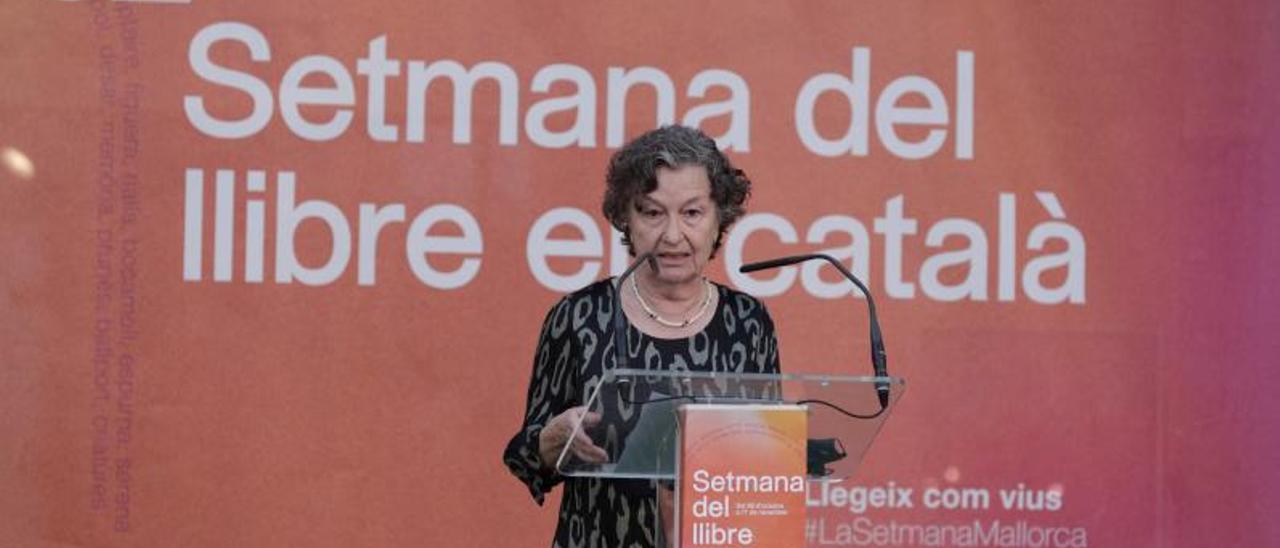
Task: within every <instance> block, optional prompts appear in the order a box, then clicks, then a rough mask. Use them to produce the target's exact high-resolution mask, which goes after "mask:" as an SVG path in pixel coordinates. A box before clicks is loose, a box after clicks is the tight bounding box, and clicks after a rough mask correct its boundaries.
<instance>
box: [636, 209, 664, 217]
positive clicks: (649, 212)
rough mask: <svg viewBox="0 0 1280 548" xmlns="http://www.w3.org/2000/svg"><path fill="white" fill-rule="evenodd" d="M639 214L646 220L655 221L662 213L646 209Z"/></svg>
mask: <svg viewBox="0 0 1280 548" xmlns="http://www.w3.org/2000/svg"><path fill="white" fill-rule="evenodd" d="M640 214H641V215H644V216H645V217H648V218H650V219H655V218H657V217H658V216H659V215H662V212H661V211H658V210H656V209H646V210H644V211H641V212H640Z"/></svg>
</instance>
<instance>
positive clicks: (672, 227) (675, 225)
mask: <svg viewBox="0 0 1280 548" xmlns="http://www.w3.org/2000/svg"><path fill="white" fill-rule="evenodd" d="M680 240H681V236H680V224H679V222H678V220H677V219H675V218H671V219H668V220H667V223H666V224H665V225H663V227H662V241H663V242H665V243H668V244H678V243H680Z"/></svg>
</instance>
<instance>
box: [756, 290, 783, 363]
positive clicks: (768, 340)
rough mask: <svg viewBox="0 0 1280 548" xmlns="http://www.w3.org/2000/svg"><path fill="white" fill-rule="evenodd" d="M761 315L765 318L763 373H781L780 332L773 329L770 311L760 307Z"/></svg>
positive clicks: (762, 306)
mask: <svg viewBox="0 0 1280 548" xmlns="http://www.w3.org/2000/svg"><path fill="white" fill-rule="evenodd" d="M760 312H761V315H762V316H764V337H763V339H764V345H765V346H764V348H763V349H761V350H762V351H763V352H764V353H765V359H764V367H763V368H762V369H761V371H760V372H761V373H781V372H782V358H781V357H780V356H779V354H780V352H779V351H778V332H777V331H774V329H773V318H771V317H769V310H768V309H766V308H764V305H761V306H760Z"/></svg>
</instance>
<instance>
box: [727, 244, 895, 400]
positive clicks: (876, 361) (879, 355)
mask: <svg viewBox="0 0 1280 548" xmlns="http://www.w3.org/2000/svg"><path fill="white" fill-rule="evenodd" d="M812 259H823V260H825V261H827V262H829V263H831V264H832V265H834V266H835V267H836V270H839V271H840V273H841V274H844V277H845V278H847V279H848V280H849V281H851V282H853V285H856V286H858V289H860V290H862V294H863V295H866V296H867V309H868V310H869V311H870V316H871V367H872V369H874V370H875V374H876V376H877V377H887V376H889V372H888V361H889V358H888V356H887V355H886V354H885V352H884V338H883V337H881V336H880V322H879V320H877V319H876V302H875V300H873V299H872V298H871V291H870V290H868V289H867V286H865V285H863V284H862V281H861V280H859V279H858V277H857V276H854V275H853V273H852V272H849V269H847V268H845V267H844V265H842V264H840V261H837V260H835V259H834V258H833V257H831V256H830V255H823V254H821V253H813V254H809V255H794V256H791V257H779V258H777V259H770V260H767V261H760V262H755V263H751V264H745V265H742V267H741V268H738V272H741V273H743V274H746V273H748V272H755V271H757V270H766V269H770V268H778V267H780V266H787V265H792V264H796V263H802V262H804V261H808V260H812ZM876 393H877V395H878V396H879V397H880V408H881V409H884V408H886V407H888V406H889V383H888V382H885V381H876Z"/></svg>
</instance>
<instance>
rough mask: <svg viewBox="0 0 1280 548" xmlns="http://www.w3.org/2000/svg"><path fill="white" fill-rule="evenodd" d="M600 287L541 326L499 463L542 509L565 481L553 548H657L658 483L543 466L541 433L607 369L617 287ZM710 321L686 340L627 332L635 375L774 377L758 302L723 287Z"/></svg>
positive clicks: (769, 329)
mask: <svg viewBox="0 0 1280 548" xmlns="http://www.w3.org/2000/svg"><path fill="white" fill-rule="evenodd" d="M612 281H613V280H612V279H607V280H601V281H598V282H596V283H593V284H591V285H590V286H587V287H585V288H583V289H581V290H579V291H577V292H575V293H572V294H570V295H567V296H565V297H564V298H562V299H561V300H560V301H559V302H558V303H557V304H556V305H555V306H554V307H553V308H552V309H551V311H550V312H549V313H547V318H546V320H545V321H544V322H543V324H542V334H541V335H540V337H539V340H538V349H537V351H536V352H535V353H534V360H533V376H532V378H531V379H530V381H529V395H528V402H527V407H526V411H525V417H524V425H523V426H522V427H521V429H520V431H519V432H517V433H516V435H515V436H514V437H512V438H511V442H510V443H508V444H507V449H506V451H505V452H504V453H503V460H504V461H505V462H506V465H507V467H509V468H510V469H511V473H512V474H514V475H515V476H516V478H518V479H520V481H523V482H524V483H525V485H526V486H528V488H529V492H530V493H531V494H532V495H533V498H534V500H536V501H537V502H538V504H542V502H543V498H544V496H545V494H546V493H547V492H548V491H550V490H551V488H552V487H554V486H555V485H556V484H557V483H560V482H562V481H563V482H564V483H565V487H564V489H565V491H564V497H563V499H562V501H561V504H560V519H559V522H558V525H557V527H556V535H555V539H554V542H553V544H552V545H553V546H556V547H565V548H568V547H592V548H595V547H615V546H617V547H648V546H655V545H656V544H657V542H658V539H659V536H658V531H657V530H656V529H657V499H656V497H655V482H653V481H650V480H610V479H598V478H564V477H562V476H560V475H559V474H556V473H555V472H548V471H546V470H543V469H542V459H541V457H540V456H539V454H538V434H539V432H540V431H541V430H542V426H543V425H544V424H546V423H547V421H549V420H551V418H552V417H555V416H556V415H558V414H560V413H561V412H563V411H564V410H566V409H569V408H571V407H575V406H578V405H582V404H583V401H584V400H585V399H586V398H587V397H588V396H589V393H590V390H593V389H594V387H595V386H596V385H597V384H598V383H599V381H600V377H601V375H602V373H603V372H604V371H605V370H608V369H613V368H614V362H615V361H616V358H615V357H614V356H615V354H614V350H613V322H612V319H613V307H614V304H613V303H614V301H613V299H614V295H613V294H614V289H613V283H612ZM715 287H716V288H717V289H718V291H719V292H720V302H719V304H718V305H717V307H716V312H715V317H714V318H713V319H712V321H711V323H710V324H708V325H707V327H706V328H705V329H703V330H702V331H701V332H699V333H697V334H694V335H693V336H691V337H688V338H684V339H659V338H655V337H650V336H649V335H646V334H644V333H642V332H640V331H639V330H637V329H636V328H635V327H634V326H631V327H630V328H629V329H628V333H627V340H628V344H627V346H628V354H629V359H630V364H629V365H628V367H630V368H632V369H656V370H672V371H683V370H688V371H716V372H736V373H776V372H778V370H779V369H778V343H777V338H776V336H775V334H774V330H773V321H772V320H771V319H770V318H769V313H768V311H767V310H765V308H764V305H763V304H761V303H760V301H757V300H756V299H755V298H753V297H751V296H750V295H747V294H745V293H741V292H738V291H735V290H732V289H729V288H727V287H724V286H722V285H719V284H716V285H715Z"/></svg>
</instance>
